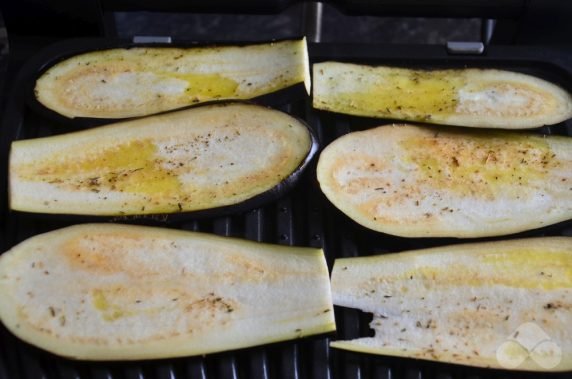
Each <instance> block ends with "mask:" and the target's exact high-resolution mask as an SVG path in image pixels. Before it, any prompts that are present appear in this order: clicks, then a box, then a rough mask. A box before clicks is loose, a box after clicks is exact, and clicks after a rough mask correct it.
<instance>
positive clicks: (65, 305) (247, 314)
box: [0, 224, 335, 360]
mask: <svg viewBox="0 0 572 379" xmlns="http://www.w3.org/2000/svg"><path fill="white" fill-rule="evenodd" d="M0 319H1V320H2V322H3V323H4V324H5V325H6V327H7V328H8V329H9V330H10V331H12V332H13V333H14V334H15V335H16V336H18V337H20V338H22V339H23V340H25V341H27V342H29V343H31V344H33V345H36V346H38V347H40V348H42V349H45V350H48V351H50V352H53V353H55V354H58V355H63V356H67V357H72V358H77V359H88V360H126V359H155V358H166V357H177V356H186V355H199V354H206V353H212V352H217V351H224V350H230V349H237V348H243V347H248V346H254V345H260V344H265V343H270V342H276V341H282V340H288V339H294V338H299V337H303V336H307V335H311V334H317V333H324V332H329V331H332V330H335V324H334V318H333V310H332V302H331V295H330V288H329V277H328V268H327V266H326V261H325V259H324V255H323V252H322V251H321V250H319V249H311V248H301V247H285V246H277V245H268V244H261V243H256V242H251V241H243V240H238V239H233V238H225V237H218V236H212V235H207V234H202V233H193V232H186V231H176V230H171V229H161V228H150V227H142V226H138V227H137V226H128V225H112V224H84V225H80V226H73V227H69V228H65V229H60V230H56V231H53V232H49V233H46V234H43V235H39V236H36V237H33V238H30V239H29V240H26V241H24V242H22V243H21V244H19V245H17V246H15V247H13V248H12V249H11V250H10V251H8V252H6V253H4V254H2V255H1V256H0Z"/></svg>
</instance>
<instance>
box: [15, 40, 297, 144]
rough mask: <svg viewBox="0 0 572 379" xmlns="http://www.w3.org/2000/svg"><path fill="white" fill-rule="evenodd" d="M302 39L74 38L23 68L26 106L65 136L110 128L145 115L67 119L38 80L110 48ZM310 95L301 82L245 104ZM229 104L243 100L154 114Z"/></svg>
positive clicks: (274, 103)
mask: <svg viewBox="0 0 572 379" xmlns="http://www.w3.org/2000/svg"><path fill="white" fill-rule="evenodd" d="M302 38H303V37H302V36H301V37H292V38H284V39H277V40H271V41H262V42H244V43H229V42H223V43H212V42H210V43H196V42H189V41H180V42H179V41H177V42H174V43H133V42H132V41H130V40H125V39H103V38H100V39H98V38H90V39H73V40H67V41H63V42H58V43H55V44H53V45H50V46H48V47H46V48H44V49H43V50H40V51H39V52H38V53H37V54H36V55H34V57H33V58H32V59H30V60H29V61H28V62H27V64H26V65H24V67H23V68H22V71H23V72H24V73H25V76H26V78H27V79H26V80H25V81H24V83H25V84H24V87H25V88H24V91H23V92H24V94H25V103H26V105H27V106H28V107H29V108H30V109H31V110H32V111H34V113H37V114H38V115H40V116H42V117H45V118H47V119H49V120H51V121H54V122H56V123H58V124H61V125H62V133H65V132H70V131H74V130H82V129H88V128H93V127H96V126H102V125H107V124H110V123H115V122H121V121H129V120H135V119H138V118H142V117H146V116H140V117H126V118H96V117H75V118H68V117H66V116H64V115H61V114H59V113H58V112H56V111H54V110H52V109H50V108H48V107H46V106H45V105H43V104H42V103H40V102H39V101H38V99H37V98H36V94H35V87H36V80H37V79H38V78H39V77H40V76H41V75H43V74H44V72H46V71H47V70H49V69H50V68H52V67H53V66H54V65H56V64H57V63H59V62H62V61H64V60H66V59H68V58H71V57H73V56H75V55H80V54H84V53H89V52H95V51H103V50H110V49H132V48H138V47H142V48H146V47H147V48H151V47H158V48H161V47H165V48H183V49H184V48H194V47H200V48H209V47H212V48H216V47H226V46H233V47H246V46H255V45H266V44H269V43H274V42H282V41H297V40H300V39H302ZM307 96H308V94H307V93H306V89H305V87H304V83H303V82H300V83H297V84H294V85H292V86H290V87H286V88H283V89H279V90H277V91H274V92H271V93H268V94H264V95H260V96H257V97H254V98H252V99H248V100H246V99H245V100H243V101H251V102H253V103H256V104H261V105H267V106H278V105H282V104H285V103H288V102H290V101H291V100H292V99H302V98H306V97H307ZM228 101H241V100H240V99H237V100H233V99H223V100H212V101H206V102H201V103H197V104H190V105H188V106H185V107H181V108H177V109H172V110H168V111H165V112H160V113H154V114H153V115H157V114H163V113H169V112H172V111H178V110H184V109H189V108H193V107H195V106H200V105H206V104H212V103H217V102H228ZM147 116H152V115H147Z"/></svg>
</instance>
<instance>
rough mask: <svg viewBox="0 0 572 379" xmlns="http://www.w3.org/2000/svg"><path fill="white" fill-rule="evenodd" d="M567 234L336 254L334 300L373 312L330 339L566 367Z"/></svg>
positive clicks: (426, 355)
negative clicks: (365, 325)
mask: <svg viewBox="0 0 572 379" xmlns="http://www.w3.org/2000/svg"><path fill="white" fill-rule="evenodd" d="M571 268H572V238H569V237H543V238H531V239H523V240H512V241H501V242H486V243H474V244H466V245H456V246H449V247H439V248H433V249H426V250H418V251H410V252H403V253H398V254H387V255H379V256H370V257H361V258H345V259H338V260H336V262H335V264H334V268H333V272H332V297H333V301H334V304H336V305H341V306H344V307H352V308H358V309H361V310H363V311H365V312H370V313H373V315H374V316H373V321H372V322H371V324H370V326H371V328H372V329H374V330H375V336H374V337H365V338H359V339H355V340H351V341H335V342H333V343H332V344H331V345H332V346H333V347H336V348H341V349H347V350H354V351H361V352H366V353H373V354H382V355H393V356H401V357H410V358H418V359H427V360H433V361H439V362H448V363H456V364H464V365H470V366H481V367H495V368H504V369H518V370H533V371H567V370H572V335H571V333H572V332H571V330H570V325H571V323H572V313H571V312H570V310H571V309H572V269H571Z"/></svg>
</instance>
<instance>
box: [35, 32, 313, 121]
mask: <svg viewBox="0 0 572 379" xmlns="http://www.w3.org/2000/svg"><path fill="white" fill-rule="evenodd" d="M297 83H304V84H305V86H306V90H307V91H308V92H309V91H310V73H309V64H308V52H307V46H306V40H305V39H300V40H292V41H282V42H273V43H268V44H258V45H249V46H242V47H239V46H220V47H193V48H170V47H136V48H131V49H111V50H101V51H94V52H89V53H85V54H81V55H77V56H73V57H71V58H68V59H66V60H64V61H62V62H59V63H57V64H55V65H54V66H53V67H51V68H50V69H48V70H47V71H46V72H44V73H43V74H42V76H41V77H40V78H39V79H38V80H37V82H36V88H35V95H36V98H37V100H38V101H39V102H40V103H42V104H43V105H44V106H46V107H47V108H49V109H52V110H54V111H55V112H58V113H59V114H61V115H64V116H66V117H69V118H74V117H93V118H125V117H135V116H144V115H150V114H155V113H160V112H163V111H167V110H172V109H177V108H182V107H185V106H187V105H191V104H195V103H201V102H205V101H210V100H218V99H251V98H254V97H257V96H260V95H264V94H268V93H271V92H274V91H277V90H279V89H282V88H286V87H290V86H292V85H294V84H297Z"/></svg>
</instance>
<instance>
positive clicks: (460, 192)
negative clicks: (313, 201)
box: [317, 125, 572, 237]
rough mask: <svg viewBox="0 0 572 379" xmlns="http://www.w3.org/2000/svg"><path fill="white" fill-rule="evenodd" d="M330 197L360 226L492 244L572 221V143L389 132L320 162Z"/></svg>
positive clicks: (357, 139) (347, 141) (348, 140)
mask: <svg viewBox="0 0 572 379" xmlns="http://www.w3.org/2000/svg"><path fill="white" fill-rule="evenodd" d="M317 170H318V180H319V181H320V186H321V188H322V191H323V192H324V193H325V195H326V196H327V197H328V198H329V199H330V201H332V203H333V204H334V205H335V206H336V207H338V208H339V209H340V210H342V211H343V212H345V213H346V214H347V215H348V216H349V217H351V218H353V219H354V220H355V221H356V222H358V223H360V224H362V225H364V226H366V227H368V228H371V229H373V230H377V231H380V232H385V233H390V234H395V235H400V236H409V237H430V236H436V237H485V236H494V235H502V234H509V233H516V232H521V231H524V230H528V229H534V228H538V227H541V226H545V225H550V224H553V223H557V222H560V221H564V220H567V219H569V218H572V186H571V183H572V139H570V138H568V137H550V136H538V135H533V134H528V135H527V134H521V133H515V132H493V131H475V130H462V129H448V128H443V127H420V126H413V125H385V126H380V127H377V128H373V129H369V130H367V131H361V132H354V133H350V134H348V135H345V136H343V137H341V138H339V139H338V140H336V141H334V142H333V143H331V144H330V145H329V146H328V147H327V148H326V149H324V151H323V152H322V154H321V155H320V160H319V163H318V169H317Z"/></svg>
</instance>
